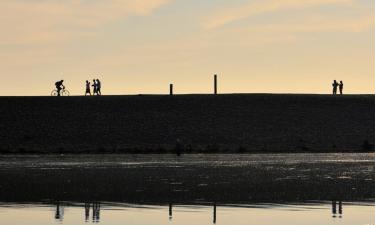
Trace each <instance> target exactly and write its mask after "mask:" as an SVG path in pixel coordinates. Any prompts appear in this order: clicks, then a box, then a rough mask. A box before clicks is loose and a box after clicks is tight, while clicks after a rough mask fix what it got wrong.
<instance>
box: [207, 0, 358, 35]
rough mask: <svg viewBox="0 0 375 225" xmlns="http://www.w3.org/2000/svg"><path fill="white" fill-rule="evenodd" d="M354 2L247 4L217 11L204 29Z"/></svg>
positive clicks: (287, 0)
mask: <svg viewBox="0 0 375 225" xmlns="http://www.w3.org/2000/svg"><path fill="white" fill-rule="evenodd" d="M353 1H354V0H282V1H281V0H268V1H257V2H255V3H249V4H246V5H242V6H240V7H235V8H231V9H226V10H223V11H219V12H216V13H214V14H213V15H211V16H209V17H208V18H207V19H205V20H204V22H203V24H202V26H203V28H205V29H215V28H220V27H222V26H225V25H227V24H229V23H232V22H236V21H240V20H243V19H247V18H250V17H252V16H256V15H261V14H264V13H273V12H278V11H282V10H289V9H302V8H309V7H318V6H324V5H334V4H341V5H342V4H345V5H348V4H352V3H353Z"/></svg>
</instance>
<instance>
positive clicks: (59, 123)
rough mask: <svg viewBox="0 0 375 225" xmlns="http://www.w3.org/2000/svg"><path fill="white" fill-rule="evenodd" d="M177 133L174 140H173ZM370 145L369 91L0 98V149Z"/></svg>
mask: <svg viewBox="0 0 375 225" xmlns="http://www.w3.org/2000/svg"><path fill="white" fill-rule="evenodd" d="M178 140H179V141H178ZM177 142H179V143H180V144H179V146H180V148H181V150H182V152H183V153H272V152H281V153H284V152H285V153H287V152H312V153H314V152H371V151H372V147H373V146H372V143H375V95H346V96H331V95H294V94H276V95H272V94H225V95H216V96H215V95H175V96H163V95H137V96H100V97H96V96H95V97H60V98H59V97H1V98H0V143H1V145H0V152H1V153H38V154H41V153H168V152H173V151H175V149H176V144H177Z"/></svg>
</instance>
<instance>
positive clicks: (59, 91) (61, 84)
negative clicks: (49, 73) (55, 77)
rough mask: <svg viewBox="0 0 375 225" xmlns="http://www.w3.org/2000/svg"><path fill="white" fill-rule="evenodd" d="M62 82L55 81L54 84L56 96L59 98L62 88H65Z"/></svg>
mask: <svg viewBox="0 0 375 225" xmlns="http://www.w3.org/2000/svg"><path fill="white" fill-rule="evenodd" d="M63 83H64V80H60V81H57V82H56V83H55V86H56V90H57V96H61V90H62V89H63V88H65V86H64V84H63Z"/></svg>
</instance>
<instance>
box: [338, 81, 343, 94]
mask: <svg viewBox="0 0 375 225" xmlns="http://www.w3.org/2000/svg"><path fill="white" fill-rule="evenodd" d="M339 90H340V95H342V94H343V90H344V83H343V82H342V80H341V81H340V84H339Z"/></svg>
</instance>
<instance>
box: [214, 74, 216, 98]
mask: <svg viewBox="0 0 375 225" xmlns="http://www.w3.org/2000/svg"><path fill="white" fill-rule="evenodd" d="M214 94H215V95H217V75H216V74H215V76H214Z"/></svg>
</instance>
